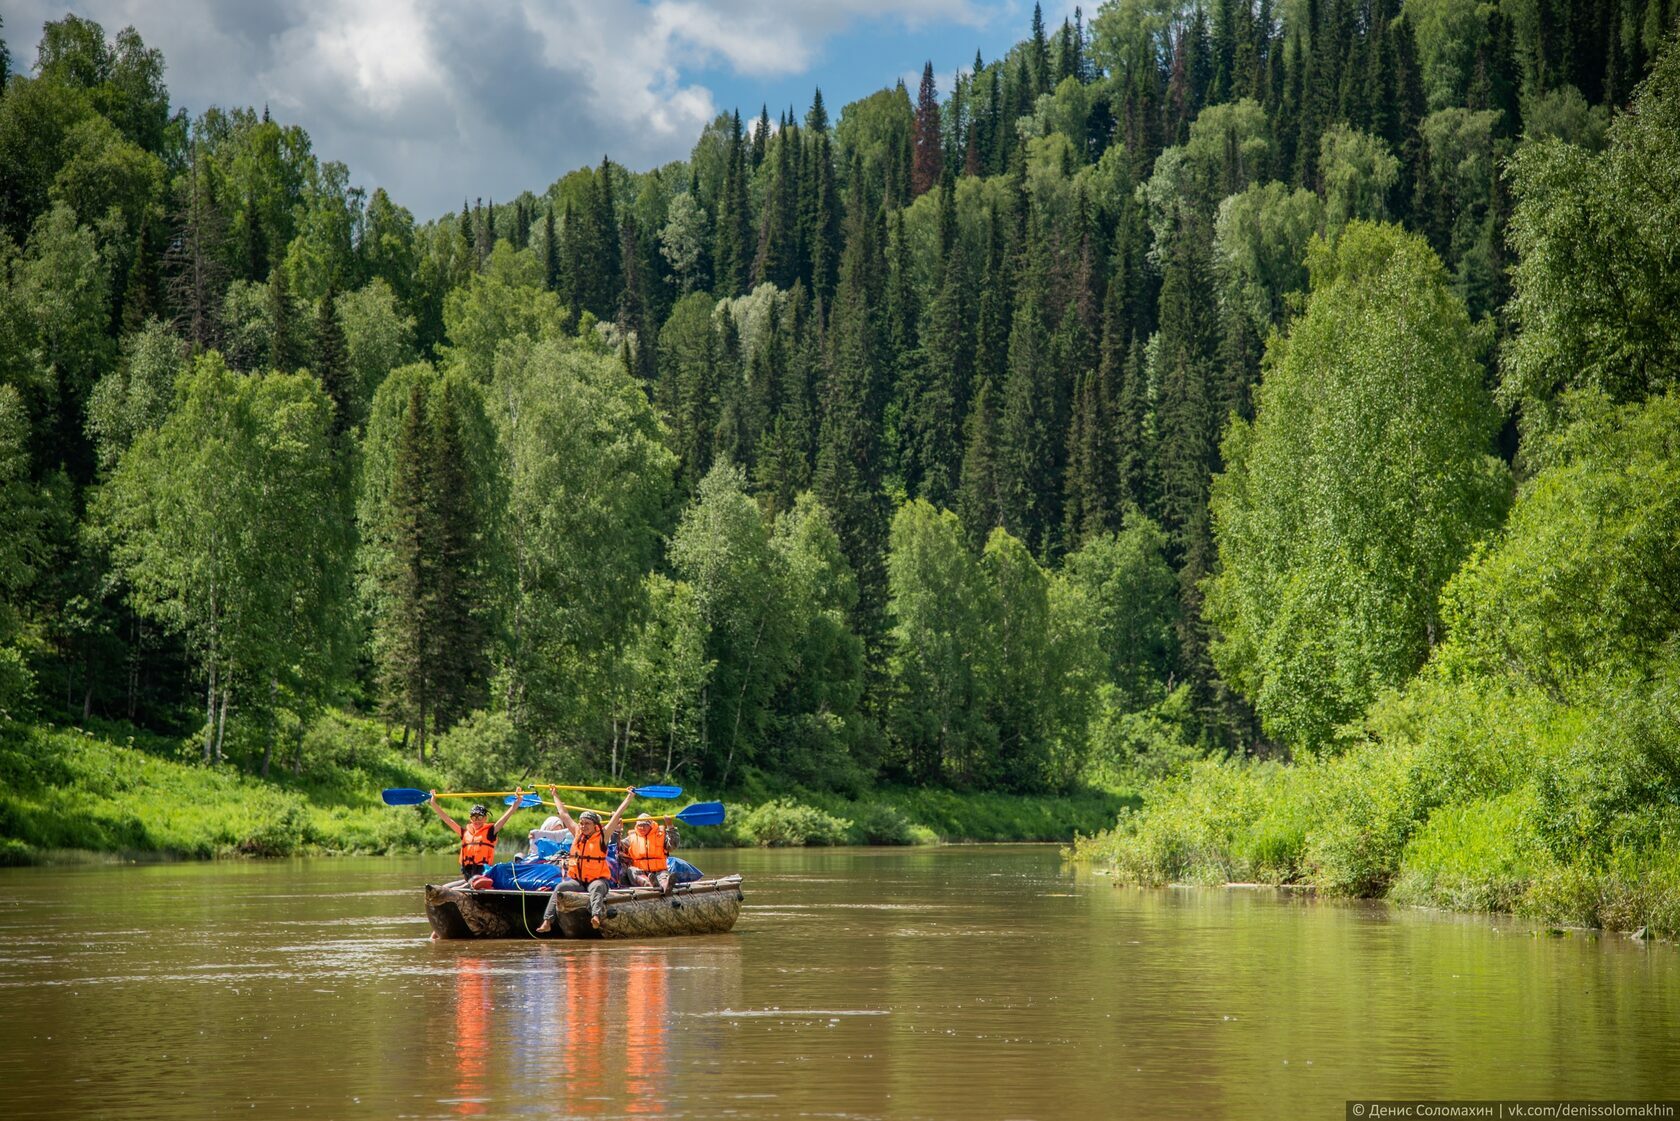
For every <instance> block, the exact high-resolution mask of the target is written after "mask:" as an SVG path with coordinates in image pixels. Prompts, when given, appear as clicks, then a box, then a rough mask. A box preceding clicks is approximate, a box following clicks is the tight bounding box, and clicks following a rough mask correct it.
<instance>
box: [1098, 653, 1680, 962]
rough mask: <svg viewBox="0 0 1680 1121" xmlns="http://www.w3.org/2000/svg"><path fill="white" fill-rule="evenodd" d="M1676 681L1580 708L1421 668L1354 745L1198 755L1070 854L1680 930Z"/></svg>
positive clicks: (1130, 872)
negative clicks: (1323, 750) (1287, 757)
mask: <svg viewBox="0 0 1680 1121" xmlns="http://www.w3.org/2000/svg"><path fill="white" fill-rule="evenodd" d="M1665 680H1666V681H1670V682H1671V681H1672V680H1673V679H1672V678H1666V679H1665V677H1664V676H1663V675H1659V677H1658V682H1657V683H1656V684H1655V685H1654V686H1653V685H1651V684H1645V685H1644V686H1643V687H1642V688H1628V689H1624V690H1620V691H1618V692H1617V693H1616V694H1615V696H1614V700H1615V702H1616V703H1615V704H1614V705H1611V704H1609V703H1608V698H1607V700H1606V703H1604V704H1602V705H1599V706H1579V707H1578V706H1569V705H1560V704H1557V703H1555V702H1552V701H1549V700H1547V699H1545V698H1544V697H1542V696H1540V695H1539V694H1538V691H1536V690H1528V689H1514V688H1513V689H1506V688H1497V687H1489V686H1488V685H1487V684H1486V683H1485V682H1464V681H1458V682H1452V681H1442V680H1438V679H1430V678H1426V679H1424V680H1422V681H1420V682H1417V683H1415V684H1414V686H1413V688H1412V689H1411V690H1409V691H1408V693H1407V694H1406V695H1404V696H1401V697H1394V698H1390V699H1389V700H1387V701H1385V702H1383V703H1381V704H1379V705H1378V706H1377V707H1376V709H1375V710H1374V712H1373V713H1372V714H1371V715H1370V717H1368V720H1367V727H1366V729H1365V734H1366V736H1367V737H1368V738H1366V739H1364V740H1363V741H1362V742H1360V743H1358V744H1357V745H1356V746H1354V747H1352V748H1350V749H1349V750H1347V751H1346V752H1344V753H1342V754H1335V755H1329V754H1327V755H1322V756H1317V757H1312V758H1304V759H1302V760H1299V761H1297V762H1296V763H1294V764H1288V765H1285V764H1279V763H1275V762H1263V763H1256V762H1247V763H1237V762H1217V761H1211V760H1210V761H1203V762H1199V763H1196V764H1194V765H1193V766H1191V767H1190V768H1189V769H1188V770H1187V771H1185V772H1184V773H1182V774H1178V775H1175V776H1173V777H1171V778H1167V779H1164V780H1162V781H1159V782H1157V783H1155V784H1153V785H1151V786H1149V787H1146V788H1145V790H1144V791H1143V802H1144V805H1145V807H1146V808H1145V809H1143V810H1142V811H1141V812H1140V811H1128V812H1126V813H1123V814H1122V815H1121V818H1120V820H1119V822H1118V824H1117V825H1116V826H1115V827H1114V828H1112V829H1109V830H1106V831H1104V832H1101V833H1097V834H1095V835H1092V836H1087V837H1082V838H1081V839H1080V840H1079V841H1077V842H1076V843H1075V846H1074V849H1075V854H1076V856H1077V857H1078V858H1080V859H1083V860H1086V861H1089V862H1091V863H1093V864H1095V865H1097V866H1099V867H1109V868H1112V869H1113V870H1114V871H1115V873H1116V874H1117V875H1119V876H1120V877H1122V878H1123V879H1125V880H1128V881H1131V882H1134V883H1141V884H1164V883H1202V884H1222V883H1228V882H1263V883H1276V884H1303V885H1310V886H1312V887H1314V888H1316V889H1317V890H1319V891H1320V892H1322V893H1324V894H1327V895H1336V896H1352V897H1367V898H1386V899H1390V900H1393V901H1395V902H1397V903H1404V904H1413V905H1419V906H1427V907H1440V908H1446V909H1451V910H1458V911H1498V912H1508V913H1513V914H1517V915H1521V916H1524V917H1528V918H1532V919H1536V920H1539V921H1542V922H1546V923H1553V924H1558V925H1574V926H1593V927H1603V928H1606V929H1610V930H1624V931H1638V930H1640V929H1644V930H1645V931H1646V933H1647V934H1649V935H1652V936H1662V937H1666V938H1674V937H1680V724H1677V723H1676V722H1675V721H1676V716H1677V715H1680V709H1677V707H1676V701H1677V700H1680V697H1677V696H1676V694H1675V693H1674V690H1673V687H1672V685H1671V684H1666V683H1665Z"/></svg>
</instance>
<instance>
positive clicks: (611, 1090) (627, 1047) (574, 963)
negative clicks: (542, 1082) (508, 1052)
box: [555, 944, 670, 1116]
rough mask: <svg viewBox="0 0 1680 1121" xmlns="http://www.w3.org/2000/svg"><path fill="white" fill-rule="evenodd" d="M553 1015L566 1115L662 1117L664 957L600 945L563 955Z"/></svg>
mask: <svg viewBox="0 0 1680 1121" xmlns="http://www.w3.org/2000/svg"><path fill="white" fill-rule="evenodd" d="M561 971H562V974H563V976H564V977H565V982H566V987H565V990H564V995H563V996H562V997H561V1000H562V1006H561V1007H559V1008H556V1009H555V1015H556V1017H557V1018H558V1019H559V1021H560V1022H561V1023H562V1024H563V1026H564V1031H563V1034H562V1035H561V1038H562V1039H564V1040H565V1044H564V1056H563V1059H564V1064H563V1070H562V1074H561V1086H562V1088H563V1089H562V1091H561V1092H562V1094H563V1100H564V1102H565V1112H566V1114H567V1115H568V1116H585V1115H589V1114H599V1113H603V1112H609V1111H610V1112H612V1113H631V1114H636V1115H638V1116H652V1115H657V1114H662V1113H664V1112H665V1106H666V1102H665V1098H664V1094H665V1092H666V1090H667V1089H668V1087H667V1085H666V1077H665V1076H666V1072H667V1070H668V1069H669V1065H670V1064H669V1057H668V1055H667V1048H668V1046H669V1039H668V1036H667V1033H666V1017H667V1012H668V1008H669V1001H670V978H669V976H668V975H667V972H666V959H665V955H664V954H662V953H660V952H659V951H657V950H635V951H633V952H631V953H630V954H629V955H628V956H625V955H622V954H618V953H614V952H612V951H611V950H608V949H606V948H604V947H602V946H600V945H599V944H596V945H591V946H588V947H582V946H580V947H578V948H577V949H575V950H572V951H571V952H569V953H567V954H566V956H565V959H564V962H563V964H562V965H561Z"/></svg>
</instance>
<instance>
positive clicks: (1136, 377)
mask: <svg viewBox="0 0 1680 1121" xmlns="http://www.w3.org/2000/svg"><path fill="white" fill-rule="evenodd" d="M1103 363H1104V367H1103V368H1104V369H1105V370H1110V371H1113V370H1115V369H1116V366H1115V365H1112V364H1111V363H1117V364H1118V382H1119V388H1118V390H1117V391H1116V393H1115V395H1114V402H1115V404H1114V491H1115V495H1116V497H1117V498H1118V500H1119V502H1120V504H1121V505H1122V506H1123V507H1126V508H1130V507H1134V506H1135V507H1136V508H1137V509H1139V510H1147V509H1149V508H1150V507H1151V506H1152V505H1153V504H1154V494H1153V491H1152V489H1151V486H1150V482H1151V480H1150V471H1149V467H1150V464H1151V462H1152V461H1153V459H1154V455H1153V448H1152V447H1151V446H1150V442H1149V436H1150V431H1149V386H1148V373H1147V371H1146V370H1145V369H1144V357H1143V342H1142V340H1141V339H1139V338H1137V337H1136V336H1133V338H1132V340H1131V345H1130V346H1128V347H1126V348H1125V349H1124V350H1123V351H1122V350H1120V349H1119V348H1118V347H1116V348H1113V349H1109V350H1106V351H1105V353H1104V357H1103Z"/></svg>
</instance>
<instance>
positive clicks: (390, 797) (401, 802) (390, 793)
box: [379, 786, 432, 806]
mask: <svg viewBox="0 0 1680 1121" xmlns="http://www.w3.org/2000/svg"><path fill="white" fill-rule="evenodd" d="M379 796H380V797H381V798H383V799H385V804H386V805H387V806H418V805H420V804H421V803H422V802H430V801H431V800H432V796H431V794H430V793H429V792H428V791H425V790H408V789H405V788H403V787H400V786H399V787H395V788H393V789H391V790H381V791H380V792H379Z"/></svg>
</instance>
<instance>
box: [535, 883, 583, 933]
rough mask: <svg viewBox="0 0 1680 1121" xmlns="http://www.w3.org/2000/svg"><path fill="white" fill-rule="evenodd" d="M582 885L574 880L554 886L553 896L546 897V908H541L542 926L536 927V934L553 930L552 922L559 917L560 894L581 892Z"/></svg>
mask: <svg viewBox="0 0 1680 1121" xmlns="http://www.w3.org/2000/svg"><path fill="white" fill-rule="evenodd" d="M582 890H583V885H582V884H580V883H578V882H577V881H576V880H561V881H560V882H558V883H556V884H555V885H554V894H553V895H550V896H549V897H548V906H547V907H544V908H543V921H542V925H541V926H539V927H537V933H538V934H547V933H548V932H549V931H551V930H553V929H554V920H555V919H557V918H559V917H560V893H561V892H563V891H582Z"/></svg>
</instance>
